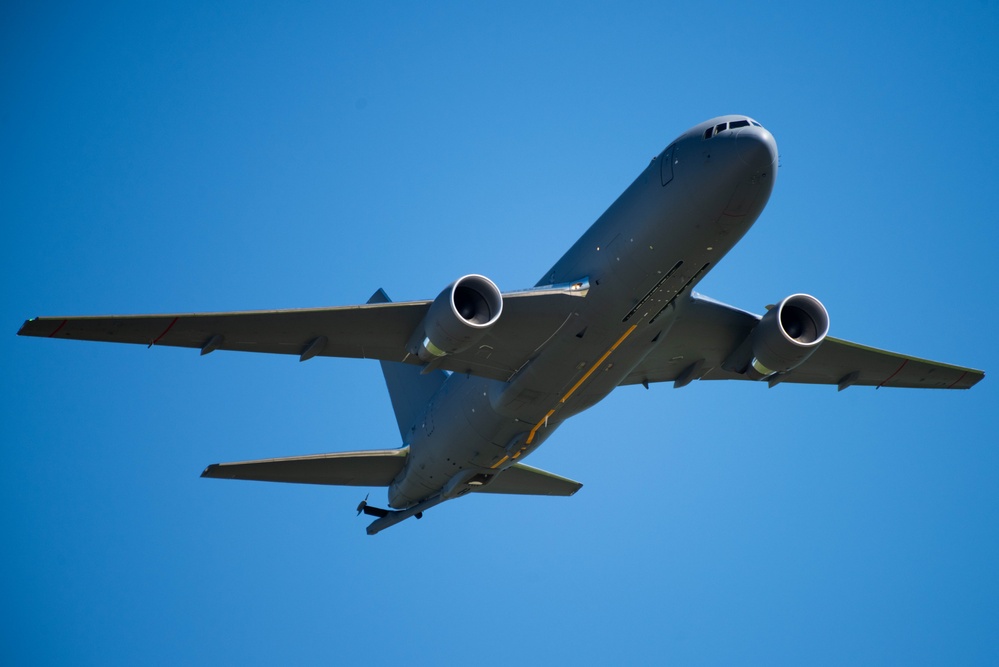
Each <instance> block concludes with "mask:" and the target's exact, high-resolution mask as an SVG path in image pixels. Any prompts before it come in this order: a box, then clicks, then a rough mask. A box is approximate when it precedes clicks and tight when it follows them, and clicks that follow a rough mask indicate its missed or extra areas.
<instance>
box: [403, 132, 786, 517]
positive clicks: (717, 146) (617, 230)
mask: <svg viewBox="0 0 999 667" xmlns="http://www.w3.org/2000/svg"><path fill="white" fill-rule="evenodd" d="M776 171H777V145H776V142H775V141H774V138H773V136H772V135H771V134H770V133H769V132H768V131H767V130H766V129H764V128H763V127H762V126H760V125H759V124H758V123H756V122H755V121H752V120H750V119H748V118H746V117H744V116H723V117H719V118H715V119H712V120H710V121H706V122H704V123H701V124H700V125H697V126H695V127H693V128H691V129H690V130H688V131H687V132H685V133H684V134H682V135H681V136H680V137H678V138H677V139H676V140H675V141H674V142H673V143H671V144H670V145H669V146H668V147H667V148H666V149H665V150H664V151H663V152H662V153H660V155H659V156H657V157H656V158H654V159H653V160H652V162H651V163H650V164H649V165H648V166H647V167H646V168H645V170H643V171H642V173H641V174H639V176H638V178H636V179H635V181H634V182H633V183H632V184H631V185H630V186H629V187H628V189H627V190H625V192H624V193H623V194H622V195H621V196H620V197H618V199H617V201H615V202H614V203H613V204H612V205H611V206H610V208H608V209H607V211H606V212H605V213H604V214H603V215H601V216H600V218H598V219H597V221H596V222H594V223H593V225H592V226H591V227H590V228H589V229H588V230H587V231H586V233H585V234H583V236H582V237H581V238H580V239H579V240H578V241H577V242H576V243H575V244H574V245H573V246H572V247H571V248H570V249H569V250H568V251H567V252H566V253H565V254H564V255H563V256H562V258H561V259H559V260H558V262H556V263H555V265H554V266H553V267H552V268H551V269H550V270H549V271H548V272H547V273H545V275H544V276H543V277H542V278H541V280H539V281H538V285H539V286H541V285H550V284H559V283H570V282H574V281H580V282H582V281H588V284H589V292H588V294H587V296H586V298H584V299H573V300H572V301H573V303H572V304H571V305H570V306H567V307H566V310H565V313H564V317H563V318H562V325H561V326H560V327H559V328H558V329H557V330H555V331H552V332H551V336H550V337H549V338H548V339H547V342H546V343H545V344H544V345H543V346H541V347H540V348H539V349H538V350H537V352H536V354H535V355H533V356H532V358H531V360H530V361H528V362H527V363H526V364H525V365H524V366H523V367H522V368H521V369H520V370H519V371H518V372H517V373H516V375H514V376H513V377H512V378H511V380H510V381H509V382H500V381H497V380H490V379H485V378H481V377H476V376H473V375H469V374H462V373H454V374H452V375H451V376H450V377H449V378H448V380H447V381H446V382H444V384H443V385H442V386H441V389H440V391H439V392H438V393H437V394H436V396H435V397H434V398H433V400H431V401H430V402H429V403H428V405H427V407H426V409H425V411H424V412H423V414H422V415H421V416H420V418H419V419H418V420H417V423H416V424H415V426H414V428H413V430H412V431H411V433H410V438H409V439H408V442H407V443H406V444H407V445H408V446H409V450H410V453H409V458H408V461H407V464H406V467H405V469H404V470H403V472H402V473H401V474H400V475H399V476H398V477H397V478H396V480H395V481H394V482H393V483H392V485H391V486H390V488H389V504H390V505H391V506H392V507H395V508H410V507H413V506H415V505H417V504H418V503H420V502H421V501H425V500H426V499H428V498H432V497H435V496H440V497H441V499H443V500H446V499H449V498H452V497H456V496H458V495H462V494H463V493H466V492H468V491H470V490H472V487H473V486H474V485H476V484H482V483H487V482H488V480H489V479H490V476H491V475H495V474H497V473H499V472H501V471H502V470H504V469H505V468H507V467H509V466H511V465H513V463H514V462H516V461H519V460H522V459H523V457H524V456H526V455H527V454H529V453H530V452H531V451H533V450H534V449H535V448H537V447H538V446H539V445H541V443H543V442H544V441H545V440H546V439H547V438H548V436H550V435H551V434H552V432H554V430H555V429H556V428H557V427H558V426H559V424H561V423H562V422H563V421H565V420H566V419H567V418H569V417H571V416H572V415H575V414H578V413H579V412H582V411H583V410H585V409H586V408H588V407H590V406H592V405H594V404H595V403H597V402H599V401H600V400H601V399H603V398H604V397H605V396H606V395H607V394H609V393H610V392H611V391H612V390H613V389H614V388H615V387H617V386H618V385H619V384H620V383H621V381H622V380H623V379H624V378H625V377H626V376H627V375H628V373H629V372H630V371H631V370H632V369H633V368H634V367H635V366H636V365H637V364H639V363H640V362H641V361H642V359H643V358H644V357H645V356H646V355H647V354H649V352H651V351H652V350H653V349H654V348H655V347H656V345H658V344H660V343H661V342H662V341H663V340H664V339H665V338H666V335H665V334H667V333H668V331H669V329H670V327H671V326H672V324H673V322H674V321H676V318H677V316H678V314H680V313H682V311H683V308H684V305H685V304H686V303H687V300H688V299H689V295H690V291H691V289H692V288H693V287H694V286H695V285H696V284H697V283H698V282H699V281H700V280H701V279H703V278H704V276H705V275H707V273H708V272H709V271H710V270H711V268H712V267H713V266H714V265H716V264H717V263H718V261H719V260H720V259H721V258H722V257H724V256H725V254H726V253H727V252H728V251H729V250H730V249H731V248H732V247H733V246H734V245H735V244H736V243H737V242H738V241H739V239H741V238H742V236H743V235H744V234H745V233H746V231H747V230H748V229H749V227H750V226H751V225H752V224H753V223H754V222H755V221H756V219H757V218H758V217H759V215H760V213H761V212H762V210H763V208H764V207H765V206H766V203H767V201H768V200H769V198H770V193H771V191H772V190H773V186H774V180H775V178H776V175H777V174H776ZM560 315H561V314H560Z"/></svg>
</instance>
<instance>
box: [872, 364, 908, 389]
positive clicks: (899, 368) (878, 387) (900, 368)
mask: <svg viewBox="0 0 999 667" xmlns="http://www.w3.org/2000/svg"><path fill="white" fill-rule="evenodd" d="M907 363H909V360H908V359H906V360H905V361H903V362H902V365H901V366H899V367H898V368H897V369H895V372H894V373H892V374H891V375H889V376H888V377H887V378H885V380H884V382H882V383H881V384H879V385H878V386H877V387H876V388H877V389H880V388H881V387H883V386H885V385H886V384H888V381H889V380H891V379H892V378H893V377H895V376H896V375H898V374H899V373H901V372H902V369H903V368H905V365H906V364H907Z"/></svg>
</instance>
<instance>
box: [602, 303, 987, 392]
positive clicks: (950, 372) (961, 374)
mask: <svg viewBox="0 0 999 667" xmlns="http://www.w3.org/2000/svg"><path fill="white" fill-rule="evenodd" d="M759 319H760V318H759V316H758V315H754V314H752V313H749V312H747V311H744V310H740V309H738V308H734V307H732V306H729V305H726V304H724V303H721V302H719V301H715V300H714V299H710V298H707V297H705V296H702V295H699V294H695V295H693V296H692V297H691V301H690V302H689V303H688V304H686V306H685V308H684V310H683V311H682V312H681V313H680V314H679V316H678V320H677V322H676V324H674V326H673V328H672V329H671V330H670V332H669V335H668V336H667V337H666V339H665V340H664V341H663V344H662V345H660V346H659V347H657V348H656V349H654V350H653V351H652V352H651V353H650V354H649V356H648V357H646V358H645V359H644V360H643V361H642V363H641V364H639V366H638V367H636V368H635V369H634V370H633V371H632V372H631V374H629V375H628V377H627V378H625V380H624V381H623V382H622V383H621V384H622V385H625V384H639V383H643V382H645V383H647V382H676V383H677V385H678V386H683V385H684V384H686V383H687V382H689V381H691V380H693V379H701V380H746V379H748V378H747V377H746V376H744V375H742V374H739V373H733V372H729V371H727V370H725V369H724V368H722V363H723V362H724V361H725V359H726V358H727V357H728V355H729V354H731V353H732V351H733V350H735V349H736V348H737V347H738V346H739V345H740V344H741V343H742V342H743V341H744V340H745V339H746V337H747V336H749V333H750V332H751V331H752V329H753V327H755V326H756V323H757V322H758V321H759ZM983 377H985V373H983V372H982V371H979V370H975V369H972V368H964V367H961V366H952V365H950V364H943V363H939V362H936V361H928V360H926V359H920V358H918V357H912V356H908V355H904V354H898V353H895V352H889V351H887V350H879V349H877V348H873V347H867V346H866V345H859V344H857V343H852V342H850V341H846V340H841V339H839V338H832V337H827V338H826V339H825V341H823V342H822V344H821V345H820V346H819V348H818V350H816V352H815V353H814V354H813V355H812V356H811V357H809V358H808V359H807V360H806V361H805V362H804V363H803V364H801V365H800V366H798V367H797V368H795V369H793V370H791V371H789V372H787V373H782V374H779V375H778V376H775V377H773V378H771V379H770V382H771V384H776V383H778V382H798V383H806V384H831V385H837V386H838V387H839V389H840V390H842V389H846V388H847V387H849V386H853V385H867V386H874V387H915V388H933V389H968V388H970V387H971V386H973V385H974V384H975V383H977V382H978V381H979V380H981V379H982V378H983Z"/></svg>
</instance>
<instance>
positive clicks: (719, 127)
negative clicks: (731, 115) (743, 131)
mask: <svg viewBox="0 0 999 667" xmlns="http://www.w3.org/2000/svg"><path fill="white" fill-rule="evenodd" d="M726 127H728V123H722V124H721V125H716V126H715V134H718V133H719V132H724V131H725V128H726Z"/></svg>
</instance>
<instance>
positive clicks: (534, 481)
mask: <svg viewBox="0 0 999 667" xmlns="http://www.w3.org/2000/svg"><path fill="white" fill-rule="evenodd" d="M582 487H583V485H582V484H581V483H579V482H577V481H574V480H571V479H569V478H568V477H561V476H559V475H555V474H552V473H550V472H546V471H544V470H540V469H538V468H532V467H531V466H527V465H524V464H523V463H517V464H515V465H513V466H511V467H510V468H507V469H506V470H504V471H503V472H501V473H500V474H499V475H497V476H496V478H495V479H494V480H493V481H491V482H490V483H489V484H485V485H483V486H480V487H478V488H476V489H475V491H476V492H478V493H511V494H522V495H529V496H571V495H572V494H574V493H576V491H579V490H580V489H581V488H582Z"/></svg>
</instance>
